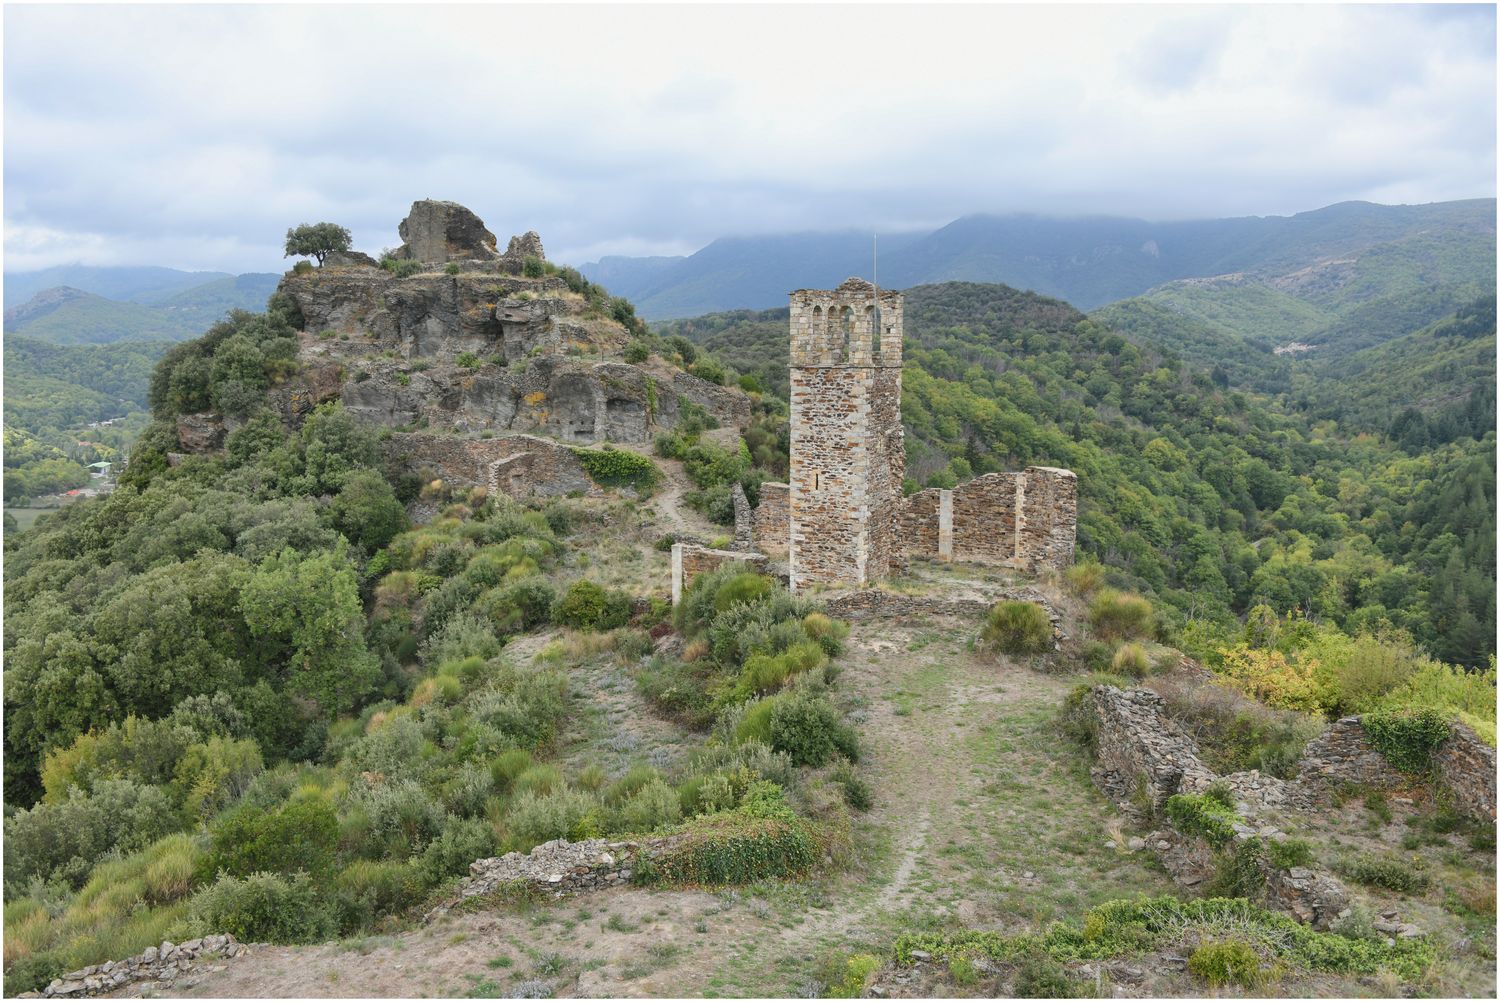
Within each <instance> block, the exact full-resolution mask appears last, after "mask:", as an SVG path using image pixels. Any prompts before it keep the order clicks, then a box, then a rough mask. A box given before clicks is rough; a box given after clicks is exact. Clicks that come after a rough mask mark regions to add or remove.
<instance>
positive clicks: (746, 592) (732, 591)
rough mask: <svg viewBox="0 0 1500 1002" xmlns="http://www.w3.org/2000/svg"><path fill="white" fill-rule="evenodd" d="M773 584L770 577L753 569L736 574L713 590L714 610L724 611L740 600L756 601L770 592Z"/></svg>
mask: <svg viewBox="0 0 1500 1002" xmlns="http://www.w3.org/2000/svg"><path fill="white" fill-rule="evenodd" d="M773 585H774V582H772V581H771V579H770V578H768V577H766V576H765V575H764V574H756V573H755V572H754V571H745V572H743V573H740V574H736V575H735V576H734V577H732V578H730V579H729V580H728V581H725V582H724V583H723V584H721V585H720V586H719V587H718V588H717V589H716V590H715V591H714V611H715V612H724V611H725V610H727V609H728V608H729V607H730V606H732V605H737V604H739V603H741V602H744V603H749V602H755V601H758V600H759V599H761V598H764V597H765V596H766V595H768V594H770V592H771V589H772V587H773Z"/></svg>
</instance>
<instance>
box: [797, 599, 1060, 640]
mask: <svg viewBox="0 0 1500 1002" xmlns="http://www.w3.org/2000/svg"><path fill="white" fill-rule="evenodd" d="M822 598H823V604H824V606H826V607H827V609H828V614H829V615H831V616H838V617H839V618H841V619H855V620H858V619H925V618H928V617H931V616H953V617H957V618H964V619H975V618H982V617H984V616H986V615H988V614H989V611H990V609H991V608H992V607H993V606H994V605H995V603H996V602H1032V603H1034V604H1036V605H1039V606H1041V607H1042V610H1043V611H1044V612H1046V613H1047V618H1048V619H1049V620H1051V621H1052V636H1053V638H1054V639H1056V640H1062V639H1065V638H1066V634H1064V633H1063V631H1062V627H1061V625H1060V624H1061V622H1062V620H1061V617H1060V616H1058V614H1057V611H1056V610H1055V609H1053V608H1052V606H1051V605H1049V604H1048V602H1047V600H1046V599H1045V598H1043V597H1042V594H1041V592H1038V591H1037V590H1036V589H1034V588H1007V589H1004V590H1002V591H998V592H996V593H995V594H993V595H990V596H987V597H985V598H963V597H960V598H944V597H941V596H938V595H908V594H905V593H903V592H895V591H885V590H884V589H881V588H861V589H859V590H857V591H849V592H844V593H841V594H833V595H828V596H823V597H822Z"/></svg>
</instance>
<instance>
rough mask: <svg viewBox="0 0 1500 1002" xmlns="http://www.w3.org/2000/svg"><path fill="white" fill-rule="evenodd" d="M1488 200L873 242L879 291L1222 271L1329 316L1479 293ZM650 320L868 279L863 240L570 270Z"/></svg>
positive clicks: (975, 226) (759, 244)
mask: <svg viewBox="0 0 1500 1002" xmlns="http://www.w3.org/2000/svg"><path fill="white" fill-rule="evenodd" d="M1494 248H1495V200H1494V199H1471V200H1467V201H1460V202H1439V203H1434V204H1431V205H1409V206H1408V205H1402V206H1390V205H1375V204H1373V203H1369V202H1342V203H1339V204H1338V205H1332V206H1328V207H1327V208H1323V209H1318V210H1316V211H1313V212H1303V213H1298V214H1297V215H1295V216H1264V217H1258V216H1253V217H1244V218H1235V219H1216V220H1201V221H1190V222H1168V223H1153V222H1147V221H1145V220H1140V219H1117V218H1083V219H1056V218H1048V217H1043V216H1031V215H1009V216H986V215H976V216H967V217H964V218H963V219H959V220H956V221H955V222H952V223H950V224H948V225H947V226H944V227H942V228H941V229H939V230H936V231H935V232H933V233H929V234H905V235H898V236H886V235H884V234H882V235H881V242H880V276H879V277H880V283H881V284H882V285H888V286H890V287H892V288H906V287H910V286H914V285H919V284H929V283H935V282H943V281H972V282H1002V283H1005V284H1007V285H1010V286H1013V287H1016V288H1021V289H1030V290H1033V291H1036V292H1038V293H1041V294H1044V295H1047V296H1053V297H1056V298H1059V299H1063V300H1066V301H1067V302H1069V303H1072V304H1073V305H1075V306H1078V307H1079V308H1081V309H1094V308H1096V307H1098V306H1102V305H1104V304H1105V303H1111V302H1115V301H1118V300H1122V299H1127V298H1129V297H1132V296H1139V295H1141V294H1143V293H1145V292H1147V291H1148V290H1151V289H1154V288H1156V287H1158V286H1162V285H1165V284H1167V283H1170V282H1174V281H1178V280H1181V279H1188V278H1207V277H1214V276H1226V275H1227V276H1233V277H1234V278H1235V279H1237V280H1243V279H1249V280H1251V281H1252V282H1254V283H1255V284H1258V285H1265V286H1267V287H1270V288H1273V289H1276V290H1277V291H1279V292H1282V293H1284V294H1285V295H1287V296H1289V297H1291V298H1293V299H1297V300H1299V301H1301V302H1304V303H1308V304H1310V305H1313V306H1315V307H1317V308H1319V309H1332V310H1333V311H1334V312H1335V313H1338V312H1341V311H1342V309H1343V308H1345V307H1348V306H1352V305H1354V304H1357V303H1360V302H1367V301H1370V300H1374V299H1379V298H1381V297H1383V296H1388V295H1392V294H1394V293H1397V292H1409V291H1415V290H1418V289H1421V288H1425V287H1429V286H1433V285H1450V284H1452V285H1473V284H1475V283H1481V284H1482V283H1483V282H1484V281H1485V279H1484V277H1483V276H1484V275H1486V274H1487V275H1488V281H1489V283H1490V285H1491V286H1493V278H1494ZM581 270H582V271H583V272H584V274H586V275H587V276H588V277H589V278H590V279H593V280H594V281H597V282H600V283H601V284H603V285H605V286H606V287H607V288H609V290H610V291H611V292H612V293H614V294H616V295H623V296H625V297H627V298H629V299H630V300H632V301H633V302H634V303H635V305H636V309H637V310H638V311H639V312H640V313H641V314H642V315H643V316H645V317H647V318H650V319H654V320H660V319H670V318H677V317H687V316H695V315H700V314H704V313H710V312H718V311H725V310H733V309H765V308H769V307H774V306H779V305H782V304H784V303H785V301H786V293H787V292H788V291H790V290H792V289H794V288H801V287H807V286H826V285H831V284H833V283H837V282H838V281H840V280H842V279H843V278H846V277H848V276H849V275H863V276H866V277H868V276H869V275H870V235H869V234H868V233H841V234H791V235H782V236H768V237H746V238H726V239H723V240H716V241H714V242H713V243H711V244H709V245H708V246H707V247H705V248H703V249H702V250H700V251H698V252H697V253H696V254H692V255H690V256H688V257H684V258H626V257H612V258H606V259H604V260H603V261H598V262H594V263H591V264H586V265H584V266H583V267H582V269H581Z"/></svg>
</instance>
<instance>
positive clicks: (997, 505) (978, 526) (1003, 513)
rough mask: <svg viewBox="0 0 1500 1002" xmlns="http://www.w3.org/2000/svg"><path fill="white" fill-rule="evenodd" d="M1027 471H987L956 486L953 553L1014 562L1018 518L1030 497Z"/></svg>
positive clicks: (970, 559)
mask: <svg viewBox="0 0 1500 1002" xmlns="http://www.w3.org/2000/svg"><path fill="white" fill-rule="evenodd" d="M1024 478H1025V474H1021V473H986V474H985V475H984V476H982V477H975V478H974V479H973V480H970V481H969V482H968V483H966V484H960V485H959V486H957V487H955V488H954V489H953V557H952V559H954V560H957V561H960V562H962V563H973V564H1002V565H1005V564H1014V563H1015V561H1016V551H1017V543H1018V541H1019V538H1018V536H1017V528H1018V526H1017V522H1018V520H1019V515H1020V512H1021V511H1022V510H1023V509H1024V506H1025V504H1026V502H1027V501H1028V500H1029V498H1027V497H1026V494H1025V486H1024Z"/></svg>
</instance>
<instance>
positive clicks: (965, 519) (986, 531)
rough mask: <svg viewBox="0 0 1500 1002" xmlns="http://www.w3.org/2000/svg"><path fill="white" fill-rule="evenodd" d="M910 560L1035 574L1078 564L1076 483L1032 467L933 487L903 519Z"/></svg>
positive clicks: (916, 497) (1064, 474) (912, 501)
mask: <svg viewBox="0 0 1500 1002" xmlns="http://www.w3.org/2000/svg"><path fill="white" fill-rule="evenodd" d="M898 524H899V527H900V528H899V530H898V531H899V533H900V541H901V545H902V549H903V552H904V553H905V554H906V555H907V556H911V557H925V558H928V559H931V558H934V557H935V558H937V559H938V560H944V561H947V560H956V561H959V562H961V563H974V564H991V565H997V566H1004V567H1018V568H1021V569H1023V570H1026V571H1029V572H1031V573H1035V572H1036V571H1038V570H1040V569H1042V568H1047V567H1052V568H1059V569H1060V568H1063V567H1067V566H1068V565H1069V564H1071V563H1072V562H1073V545H1074V537H1075V535H1076V533H1077V527H1078V478H1077V477H1076V476H1075V475H1074V474H1073V473H1072V471H1070V470H1060V469H1056V468H1054V467H1050V466H1031V467H1027V469H1026V470H1025V472H1023V473H986V474H984V475H983V476H979V477H975V478H974V479H973V480H970V481H968V482H967V483H964V484H960V485H959V486H958V487H955V488H954V489H953V490H951V491H949V490H940V489H938V488H933V487H929V488H928V489H927V490H924V491H918V492H917V493H916V494H913V495H912V496H911V497H909V498H906V499H905V500H904V501H903V503H902V505H901V514H900V516H899V520H898Z"/></svg>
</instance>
